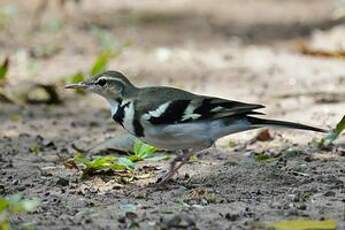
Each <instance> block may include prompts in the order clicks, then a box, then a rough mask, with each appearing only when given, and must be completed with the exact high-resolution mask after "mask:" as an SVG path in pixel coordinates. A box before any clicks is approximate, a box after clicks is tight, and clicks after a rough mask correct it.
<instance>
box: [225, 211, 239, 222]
mask: <svg viewBox="0 0 345 230" xmlns="http://www.w3.org/2000/svg"><path fill="white" fill-rule="evenodd" d="M238 218H240V215H238V214H230V213H227V214H225V219H227V220H229V221H236V220H238Z"/></svg>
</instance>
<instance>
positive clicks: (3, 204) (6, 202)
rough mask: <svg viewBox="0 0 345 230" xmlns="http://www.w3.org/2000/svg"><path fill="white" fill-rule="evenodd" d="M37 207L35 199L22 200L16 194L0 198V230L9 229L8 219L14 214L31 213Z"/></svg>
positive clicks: (37, 203)
mask: <svg viewBox="0 0 345 230" xmlns="http://www.w3.org/2000/svg"><path fill="white" fill-rule="evenodd" d="M38 205H39V201H38V200H37V199H24V198H23V197H22V195H20V194H16V195H13V196H9V197H0V229H1V230H7V229H9V227H10V225H9V218H10V217H11V216H12V215H14V214H19V213H25V212H31V211H33V210H34V209H35V208H36V207H37V206H38Z"/></svg>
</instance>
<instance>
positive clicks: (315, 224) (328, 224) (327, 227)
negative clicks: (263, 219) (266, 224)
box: [270, 220, 336, 230]
mask: <svg viewBox="0 0 345 230" xmlns="http://www.w3.org/2000/svg"><path fill="white" fill-rule="evenodd" d="M270 227H273V228H274V229H276V230H335V229H336V221H335V220H323V221H319V220H284V221H279V222H276V223H273V224H271V225H270Z"/></svg>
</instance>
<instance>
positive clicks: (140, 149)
mask: <svg viewBox="0 0 345 230" xmlns="http://www.w3.org/2000/svg"><path fill="white" fill-rule="evenodd" d="M157 151H158V148H156V147H154V146H152V145H148V144H145V143H144V142H142V141H139V140H137V141H136V142H135V144H134V147H133V152H134V157H132V156H131V157H130V159H131V160H132V161H134V162H135V161H141V160H144V159H146V158H150V157H152V155H153V154H154V153H155V152H157Z"/></svg>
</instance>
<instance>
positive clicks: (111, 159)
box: [74, 154, 134, 172]
mask: <svg viewBox="0 0 345 230" xmlns="http://www.w3.org/2000/svg"><path fill="white" fill-rule="evenodd" d="M74 160H75V161H76V162H78V163H81V164H83V165H84V167H85V169H84V171H86V172H90V171H97V170H102V169H103V170H107V169H111V170H132V169H134V164H133V162H131V161H130V160H129V159H126V158H117V157H115V156H98V157H96V158H95V159H94V160H88V159H87V158H86V157H85V156H83V155H81V154H77V155H76V156H75V157H74Z"/></svg>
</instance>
